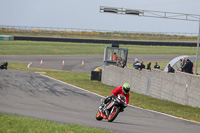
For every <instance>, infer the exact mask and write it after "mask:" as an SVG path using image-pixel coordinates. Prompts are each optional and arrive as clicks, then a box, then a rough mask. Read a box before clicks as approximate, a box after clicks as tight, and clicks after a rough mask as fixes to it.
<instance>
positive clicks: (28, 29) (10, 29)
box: [0, 25, 198, 38]
mask: <svg viewBox="0 0 200 133" xmlns="http://www.w3.org/2000/svg"><path fill="white" fill-rule="evenodd" d="M0 32H6V33H40V34H56V35H87V36H88V35H90V36H104V37H105V36H107V37H122V38H123V37H124V38H134V37H135V38H137V37H177V38H183V37H197V35H198V34H197V33H181V32H137V31H131V32H130V31H111V30H95V29H78V28H62V27H36V26H9V25H0Z"/></svg>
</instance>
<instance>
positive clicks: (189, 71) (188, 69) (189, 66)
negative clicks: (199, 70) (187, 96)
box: [185, 59, 193, 74]
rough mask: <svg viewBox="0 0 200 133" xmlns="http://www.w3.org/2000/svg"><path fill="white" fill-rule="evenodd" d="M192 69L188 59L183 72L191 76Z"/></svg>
mask: <svg viewBox="0 0 200 133" xmlns="http://www.w3.org/2000/svg"><path fill="white" fill-rule="evenodd" d="M192 69H193V63H192V62H191V61H190V60H189V59H187V61H186V64H185V72H186V73H190V74H193V72H192Z"/></svg>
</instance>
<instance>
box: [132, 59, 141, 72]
mask: <svg viewBox="0 0 200 133" xmlns="http://www.w3.org/2000/svg"><path fill="white" fill-rule="evenodd" d="M139 66H140V62H139V60H138V59H137V58H136V59H135V62H134V64H133V67H134V68H135V69H136V70H138V69H139Z"/></svg>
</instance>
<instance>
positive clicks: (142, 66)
mask: <svg viewBox="0 0 200 133" xmlns="http://www.w3.org/2000/svg"><path fill="white" fill-rule="evenodd" d="M142 69H145V65H144V62H143V61H142V62H141V64H140V71H141V70H142Z"/></svg>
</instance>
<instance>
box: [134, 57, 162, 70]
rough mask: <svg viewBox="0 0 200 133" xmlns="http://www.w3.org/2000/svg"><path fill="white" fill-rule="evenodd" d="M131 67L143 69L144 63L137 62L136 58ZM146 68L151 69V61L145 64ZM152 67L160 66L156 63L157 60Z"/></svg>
mask: <svg viewBox="0 0 200 133" xmlns="http://www.w3.org/2000/svg"><path fill="white" fill-rule="evenodd" d="M133 67H134V68H135V69H136V70H142V69H145V65H144V62H141V63H140V62H139V60H138V59H137V58H136V59H135V62H134V63H133ZM146 69H147V70H151V62H149V63H148V64H147V68H146ZM154 69H160V66H159V65H158V62H155V65H154Z"/></svg>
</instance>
